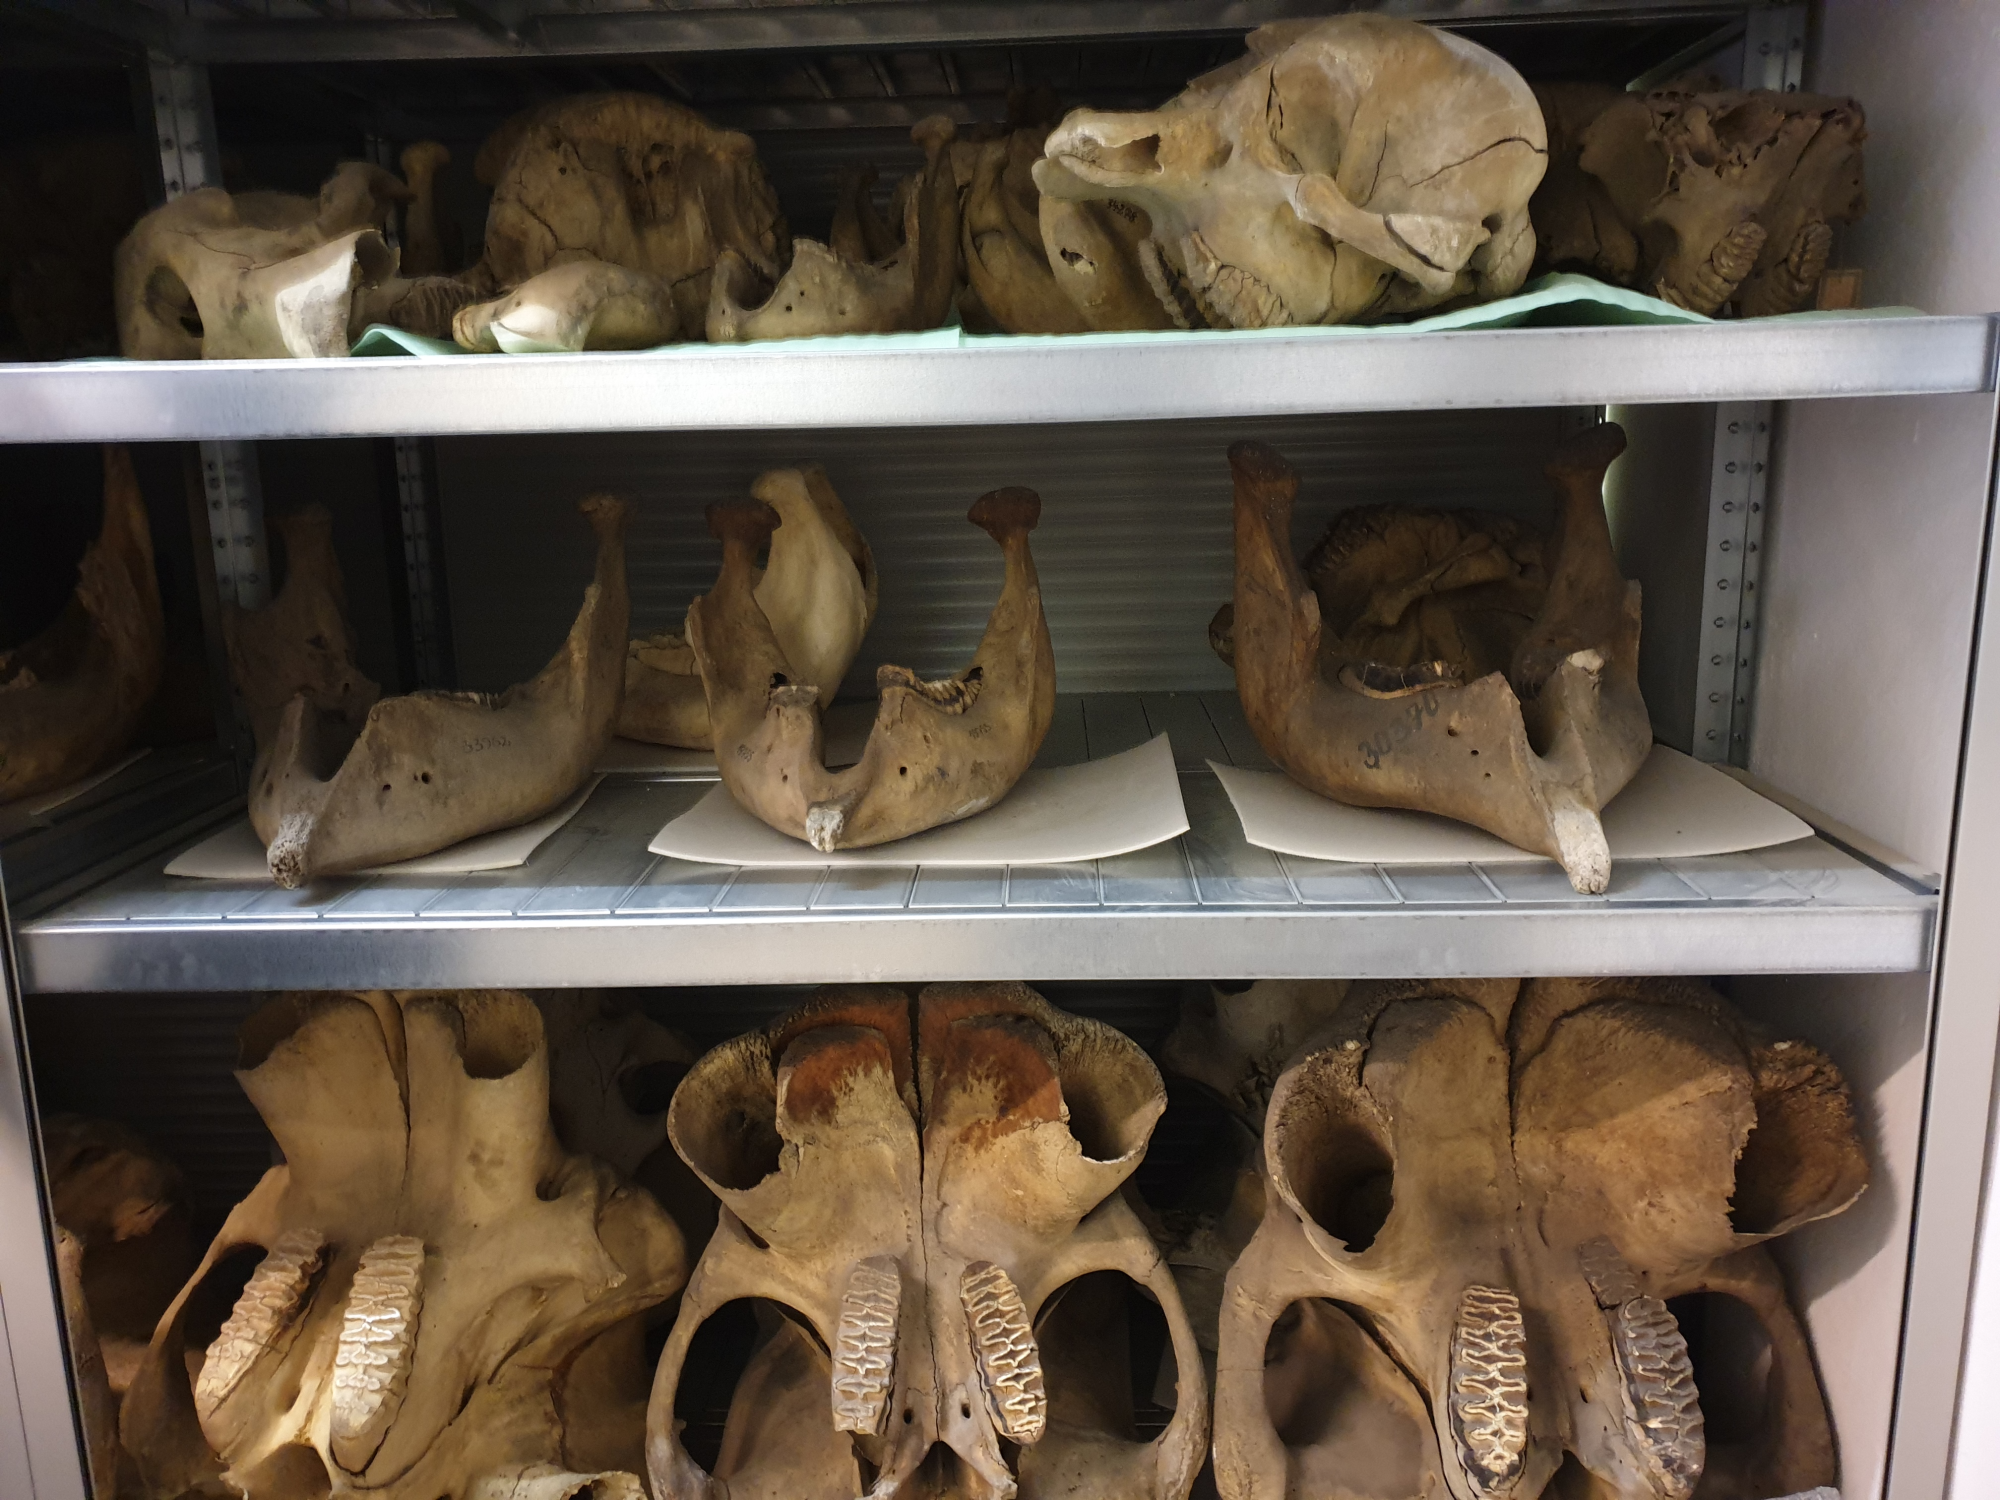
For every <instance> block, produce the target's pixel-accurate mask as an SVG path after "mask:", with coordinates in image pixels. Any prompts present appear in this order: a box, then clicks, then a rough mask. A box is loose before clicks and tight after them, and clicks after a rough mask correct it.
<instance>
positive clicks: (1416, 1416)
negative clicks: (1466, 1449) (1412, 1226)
mask: <svg viewBox="0 0 2000 1500" xmlns="http://www.w3.org/2000/svg"><path fill="white" fill-rule="evenodd" d="M1264 1406H1265V1410H1266V1411H1268V1412H1269V1413H1270V1416H1271V1425H1272V1426H1273V1427H1274V1428H1275V1429H1276V1430H1277V1434H1278V1440H1279V1441H1280V1442H1281V1443H1283V1444H1284V1445H1285V1447H1287V1448H1288V1449H1290V1450H1291V1465H1290V1467H1292V1468H1293V1469H1294V1471H1295V1472H1296V1473H1297V1475H1298V1478H1299V1481H1300V1483H1299V1487H1298V1488H1299V1493H1301V1494H1326V1493H1330V1492H1335V1491H1345V1490H1347V1489H1348V1488H1349V1487H1350V1486H1352V1487H1353V1488H1354V1489H1355V1490H1358V1491H1360V1492H1362V1493H1366V1494H1378V1495H1415V1494H1419V1493H1421V1492H1422V1491H1423V1490H1424V1488H1425V1484H1424V1474H1425V1470H1426V1467H1427V1463H1428V1462H1435V1457H1434V1455H1435V1443H1436V1438H1435V1437H1434V1436H1433V1434H1432V1432H1431V1428H1430V1423H1429V1420H1428V1417H1427V1414H1426V1412H1425V1410H1424V1402H1423V1398H1422V1396H1421V1395H1420V1394H1419V1393H1418V1392H1417V1390H1416V1389H1415V1388H1414V1387H1413V1386H1412V1385H1411V1384H1410V1379H1409V1376H1408V1375H1407V1374H1405V1373H1404V1371H1403V1369H1402V1367H1401V1366H1399V1365H1398V1364H1397V1363H1396V1362H1395V1360H1393V1359H1391V1358H1390V1357H1389V1355H1388V1354H1387V1353H1386V1352H1385V1351H1384V1350H1383V1348H1382V1346H1381V1345H1380V1344H1379V1343H1378V1342H1377V1341H1376V1339H1375V1337H1374V1336H1373V1334H1372V1333H1371V1332H1370V1331H1369V1320H1368V1318H1367V1315H1366V1314H1365V1313H1362V1312H1361V1311H1360V1310H1358V1309H1356V1308H1352V1307H1347V1306H1344V1305H1342V1304H1340V1303H1337V1302H1332V1301H1328V1300H1326V1299H1324V1298H1319V1297H1308V1298H1304V1299H1302V1300H1300V1301H1297V1302H1294V1303H1293V1304H1292V1305H1291V1306H1289V1307H1287V1308H1286V1309H1285V1310H1284V1312H1282V1313H1280V1314H1279V1315H1278V1319H1277V1321H1276V1322H1275V1323H1273V1324H1272V1325H1271V1333H1270V1337H1269V1338H1268V1339H1267V1340H1266V1342H1265V1345H1264ZM1550 1493H1555V1492H1554V1491H1550Z"/></svg>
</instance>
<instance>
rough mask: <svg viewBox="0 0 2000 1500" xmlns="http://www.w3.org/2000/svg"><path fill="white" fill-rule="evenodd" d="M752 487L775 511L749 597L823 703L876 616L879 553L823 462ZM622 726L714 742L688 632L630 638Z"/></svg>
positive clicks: (685, 742)
mask: <svg viewBox="0 0 2000 1500" xmlns="http://www.w3.org/2000/svg"><path fill="white" fill-rule="evenodd" d="M750 493H751V494H752V495H753V496H755V497H756V498H757V499H758V500H760V501H762V502H763V503H764V504H766V505H768V506H770V507H771V509H772V510H773V511H775V512H776V513H777V516H778V529H777V531H776V532H775V533H773V535H772V537H771V555H770V559H769V561H768V562H767V563H766V565H765V566H764V568H763V569H762V570H761V575H760V576H758V577H757V578H756V581H755V582H754V583H753V585H752V593H753V597H754V598H755V600H756V603H757V607H758V609H760V610H762V611H763V614H764V618H765V619H766V620H767V621H769V622H770V627H771V633H772V635H773V637H775V639H776V640H777V643H778V649H779V650H780V651H781V652H783V653H784V657H785V660H786V661H787V662H789V663H791V664H792V669H793V671H794V672H795V674H796V675H797V676H798V677H799V678H800V679H801V680H802V681H807V682H812V683H816V684H818V686H819V706H820V707H821V708H825V707H826V706H827V705H828V704H830V703H832V702H833V696H834V694H835V693H837V692H838V691H839V690H840V683H841V679H842V678H844V677H846V676H847V669H848V667H850V666H851V665H853V662H854V654H855V653H856V652H857V651H859V650H860V649H861V638H862V637H863V636H864V635H866V634H867V633H868V627H869V625H871V624H872V623H873V622H874V619H875V602H876V593H877V587H878V585H877V581H876V577H875V555H874V554H873V553H872V552H870V551H869V550H868V541H867V539H866V538H865V537H863V536H862V535H861V532H860V530H859V529H858V528H857V527H856V526H855V524H854V522H853V521H852V520H850V519H849V518H848V514H847V508H846V507H845V506H843V505H842V504H841V503H840V496H839V495H838V494H837V493H836V492H835V490H834V488H833V484H832V481H830V480H829V479H828V478H827V477H826V470H824V469H822V468H820V467H819V465H817V464H814V465H811V466H810V467H808V468H804V469H773V470H771V471H769V472H768V473H764V474H760V475H758V476H757V479H756V481H755V482H754V483H753V484H752V485H751V486H750ZM618 733H620V734H622V735H624V736H625V737H626V738H628V739H635V740H646V741H649V742H651V743H653V744H656V745H679V746H681V747H683V748H685V749H689V750H706V749H708V748H709V747H710V746H711V745H712V744H713V742H714V741H713V736H712V735H711V733H710V731H709V724H708V698H707V695H706V694H705V692H704V691H703V689H702V684H701V672H700V669H699V668H698V667H697V666H696V665H695V655H694V648H693V647H692V646H690V645H689V644H688V643H687V640H686V638H685V637H684V636H680V635H673V634H670V633H669V634H661V635H653V636H642V637H639V638H637V639H635V640H633V642H632V643H631V646H630V648H629V654H628V655H627V657H626V659H625V701H624V706H623V707H622V708H620V709H619V711H618Z"/></svg>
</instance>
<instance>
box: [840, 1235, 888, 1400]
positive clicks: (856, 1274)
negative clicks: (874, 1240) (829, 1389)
mask: <svg viewBox="0 0 2000 1500" xmlns="http://www.w3.org/2000/svg"><path fill="white" fill-rule="evenodd" d="M902 1300H903V1281H902V1277H901V1276H900V1275H899V1274H898V1272H897V1269H896V1262H895V1261H893V1260H891V1259H890V1258H889V1257H888V1256H886V1255H876V1256H871V1257H870V1258H869V1259H867V1260H864V1261H862V1262H861V1264H859V1265H858V1266H856V1267H855V1268H854V1269H853V1271H851V1272H850V1273H849V1274H848V1277H847V1290H846V1291H845V1292H844V1293H843V1294H842V1295H841V1299H840V1326H839V1328H838V1329H837V1330H836V1331H835V1333H834V1339H833V1427H834V1431H836V1432H859V1433H866V1434H868V1435H870V1436H878V1435H880V1433H881V1431H882V1429H883V1427H884V1426H886V1425H887V1422H888V1418H889V1397H890V1395H891V1394H892V1393H893V1391H894V1387H895V1378H896V1315H897V1312H898V1310H899V1309H900V1307H901V1305H902Z"/></svg>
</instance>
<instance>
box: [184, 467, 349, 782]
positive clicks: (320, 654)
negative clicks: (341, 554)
mask: <svg viewBox="0 0 2000 1500" xmlns="http://www.w3.org/2000/svg"><path fill="white" fill-rule="evenodd" d="M276 526H277V530H278V534H279V535H280V536H282V537H283V538H284V543H285V583H284V587H282V588H280V589H279V590H278V593H277V596H276V597H275V598H273V599H272V600H271V602H270V603H269V604H267V605H265V606H264V607H263V608H262V609H240V608H238V607H237V606H236V605H234V604H224V605H223V607H222V634H223V640H224V643H225V644H226V645H227V647H228V651H229V680H230V684H231V685H232V686H233V687H234V688H235V689H236V691H237V693H238V694H239V695H240V696H241V697H242V699H243V703H244V707H245V708H247V709H248V710H249V714H250V730H251V733H252V734H253V735H254V737H255V739H256V744H257V748H258V749H259V750H260V751H261V750H265V749H267V748H268V747H269V746H270V743H271V741H272V740H273V739H274V738H275V737H276V736H277V732H278V720H279V718H280V717H281V716H282V715H283V713H284V711H285V705H286V704H288V703H290V702H291V701H292V699H293V698H295V697H297V696H298V695H300V694H304V695H305V697H306V699H307V701H308V703H309V704H310V709H311V711H312V712H315V713H318V714H321V715H324V716H329V717H331V718H332V719H334V720H337V721H339V722H340V723H341V724H342V725H344V726H345V728H346V733H347V734H348V736H349V737H352V736H354V735H356V734H359V733H360V732H361V726H362V723H363V722H364V721H365V720H366V718H367V716H368V710H369V709H370V708H372V707H373V706H374V704H375V700H376V699H377V698H379V697H381V696H382V689H381V688H380V687H379V686H377V685H376V684H375V683H374V682H372V681H370V680H369V679H368V677H367V676H366V675H365V674H363V672H362V671H361V669H360V668H359V667H357V666H356V665H355V664H354V653H355V639H354V627H353V626H352V625H350V624H349V623H348V619H347V588H346V584H345V581H344V580H343V579H342V577H341V573H340V559H339V558H338V557H337V556H336V555H335V553H334V550H333V518H332V517H331V516H330V515H328V514H327V512H326V510H325V508H324V507H322V506H317V505H313V506H308V507H306V508H305V509H304V510H299V511H293V512H292V513H291V514H289V515H284V516H280V517H279V518H278V519H277V522H276Z"/></svg>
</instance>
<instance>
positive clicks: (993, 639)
mask: <svg viewBox="0 0 2000 1500" xmlns="http://www.w3.org/2000/svg"><path fill="white" fill-rule="evenodd" d="M1041 505H1042V502H1041V500H1040V498H1039V497H1038V496H1036V495H1035V493H1034V492H1033V491H1032V490H1023V489H1005V490H994V491H992V492H991V493H989V494H986V495H983V496H981V497H980V498H979V499H978V500H977V501H975V502H974V504H973V506H972V510H971V512H970V513H969V515H968V519H969V520H970V521H971V522H972V523H973V524H974V525H976V526H979V527H980V528H982V529H983V530H984V531H985V532H986V533H987V534H988V535H989V536H991V537H992V538H993V539H994V540H995V541H996V542H998V543H999V544H1000V547H1001V549H1002V551H1003V553H1004V554H1005V557H1006V576H1005V579H1004V581H1003V582H1002V584H1001V587H1000V597H999V599H998V600H997V601H996V602H995V603H994V606H993V614H992V616H991V617H990V618H989V619H988V621H987V625H986V634H985V636H984V637H983V638H982V639H981V641H980V643H979V649H978V651H977V652H976V653H974V655H973V659H972V665H971V666H970V667H968V668H967V669H966V670H965V671H964V672H962V673H960V674H959V675H958V676H956V677H950V678H945V679H943V680H942V681H938V682H924V681H921V680H920V679H919V678H918V677H917V676H916V675H915V674H914V673H913V672H911V671H909V670H908V669H907V668H904V667H893V666H885V667H882V668H880V669H879V670H878V671H877V672H876V678H875V680H876V685H877V687H878V688H879V689H880V690H881V695H882V696H881V701H880V703H879V705H878V707H877V709H876V713H875V725H874V728H873V729H871V730H870V731H869V735H868V743H867V746H866V748H865V749H864V750H863V751H862V754H861V759H860V761H859V762H858V763H857V764H856V765H854V766H851V767H849V768H848V769H847V770H844V771H839V772H831V771H828V770H827V769H826V768H825V766H824V764H823V761H822V751H821V737H820V720H819V703H820V698H821V693H822V691H823V685H822V684H819V683H814V682H810V681H806V680H804V679H802V678H801V677H800V676H799V674H798V672H797V671H796V670H795V669H794V667H793V665H792V663H791V661H790V660H789V659H788V658H787V656H786V654H785V652H784V651H783V649H782V648H781V647H780V646H779V643H778V640H777V638H776V636H775V635H774V634H773V632H772V629H771V624H770V621H769V620H768V619H766V617H765V615H764V612H763V610H762V609H760V608H759V607H758V604H757V600H756V596H755V592H754V589H755V579H756V573H755V559H756V556H757V553H758V551H759V550H760V549H761V548H762V547H763V546H764V545H765V543H766V542H767V541H768V540H769V539H770V538H771V536H772V533H773V531H774V529H775V528H776V526H777V525H778V517H777V514H776V512H774V511H773V510H772V509H771V508H770V507H769V506H767V505H764V504H761V503H758V502H751V503H748V504H742V503H737V504H729V505H713V506H710V507H709V511H708V517H709V525H710V527H711V529H713V530H714V531H715V532H716V534H717V535H718V536H720V537H721V538H722V571H721V573H720V575H719V576H718V577H717V579H716V582H715V587H714V588H713V589H712V590H710V591H709V592H708V593H707V594H705V595H703V596H702V597H701V598H699V599H697V600H696V601H695V602H694V605H693V607H692V608H690V609H689V610H688V641H689V644H690V645H691V646H693V648H694V652H695V659H696V661H697V662H698V664H699V665H700V668H701V678H702V684H703V686H704V687H705V688H706V690H707V694H708V710H709V717H710V721H711V724H712V726H713V730H714V743H715V750H716V764H717V766H718V767H719V769H720V771H721V774H722V782H723V785H724V786H726V787H728V788H729V794H730V795H731V796H732V797H734V798H735V799H736V801H737V803H738V804H739V805H740V806H742V807H743V808H744V809H745V810H746V811H748V812H750V813H752V814H754V815H755V816H757V817H758V818H761V819H762V820H763V821H764V822H766V823H768V824H770V825H771V826H772V827H773V828H776V829H777V830H779V831H780V832H781V833H788V834H790V835H791V836H792V837H793V838H797V839H803V840H805V841H806V842H807V843H809V844H811V845H812V846H813V847H814V848H815V849H818V850H820V851H822V852H823V853H831V852H832V851H834V850H836V849H864V848H868V847H870V846H871V845H875V844H884V843H888V842H889V841H890V840H892V839H899V838H903V837H905V836H907V835H909V834H912V833H919V832H922V831H923V830H924V829H926V828H935V827H937V826H938V825H939V824H941V823H952V822H956V821H958V820H959V819H961V818H969V817H971V816H972V815H973V814H974V813H977V812H981V811H984V810H985V809H986V808H988V807H990V806H992V805H993V804H994V803H995V802H998V801H999V800H1000V799H1001V798H1002V797H1004V796H1005V795H1006V794H1007V792H1008V791H1009V790H1011V789H1012V787H1013V785H1014V783H1015V782H1016V781H1018V780H1020V777H1021V773H1022V772H1023V771H1025V770H1027V768H1028V765H1029V762H1031V761H1032V760H1033V759H1034V758H1035V753H1036V751H1037V750H1039V749H1040V748H1041V743H1042V739H1043V737H1044V736H1045V735H1047V733H1048V730H1049V723H1050V721H1051V720H1052V719H1053V718H1054V715H1055V656H1054V651H1053V648H1052V647H1051V646H1050V644H1049V628H1048V623H1047V621H1046V620H1044V619H1043V617H1042V591H1041V585H1040V583H1039V582H1038V581H1037V579H1036V576H1035V562H1034V558H1033V557H1032V556H1031V555H1030V553H1029V551H1028V533H1029V532H1030V531H1032V530H1033V529H1034V527H1035V524H1036V522H1037V521H1038V520H1039V519H1040V517H1041Z"/></svg>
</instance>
